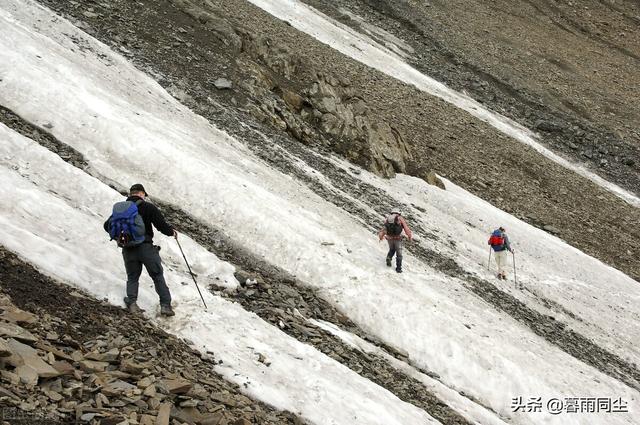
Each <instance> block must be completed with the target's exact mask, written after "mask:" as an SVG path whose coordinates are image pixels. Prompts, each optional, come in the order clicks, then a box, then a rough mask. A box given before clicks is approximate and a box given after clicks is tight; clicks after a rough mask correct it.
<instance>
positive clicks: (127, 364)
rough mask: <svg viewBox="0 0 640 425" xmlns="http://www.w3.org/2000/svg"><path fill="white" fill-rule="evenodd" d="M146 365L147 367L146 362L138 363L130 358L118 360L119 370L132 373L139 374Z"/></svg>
mask: <svg viewBox="0 0 640 425" xmlns="http://www.w3.org/2000/svg"><path fill="white" fill-rule="evenodd" d="M147 367H149V365H148V364H146V363H138V362H136V361H133V360H131V359H125V360H122V361H121V362H120V370H121V371H123V372H126V373H130V374H132V375H140V374H141V373H142V371H144V370H145V369H146V368H147Z"/></svg>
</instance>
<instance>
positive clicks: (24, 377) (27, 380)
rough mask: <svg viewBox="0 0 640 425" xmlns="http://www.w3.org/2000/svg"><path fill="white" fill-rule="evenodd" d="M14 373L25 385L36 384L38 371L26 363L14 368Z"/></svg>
mask: <svg viewBox="0 0 640 425" xmlns="http://www.w3.org/2000/svg"><path fill="white" fill-rule="evenodd" d="M16 375H18V377H19V378H20V382H22V383H23V384H26V385H31V386H34V385H37V384H38V372H37V371H36V370H35V369H34V368H32V367H31V366H28V365H22V366H18V367H17V368H16Z"/></svg>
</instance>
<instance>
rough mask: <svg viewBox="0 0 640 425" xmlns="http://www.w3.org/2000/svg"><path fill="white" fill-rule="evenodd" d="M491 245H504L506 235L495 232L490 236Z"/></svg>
mask: <svg viewBox="0 0 640 425" xmlns="http://www.w3.org/2000/svg"><path fill="white" fill-rule="evenodd" d="M489 245H491V246H502V245H504V236H502V235H496V234H493V235H491V237H490V238H489Z"/></svg>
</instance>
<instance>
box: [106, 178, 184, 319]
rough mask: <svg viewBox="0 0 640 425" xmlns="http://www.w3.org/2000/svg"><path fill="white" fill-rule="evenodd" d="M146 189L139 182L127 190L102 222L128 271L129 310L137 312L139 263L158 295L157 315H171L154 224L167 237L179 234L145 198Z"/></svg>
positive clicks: (127, 299) (127, 304) (126, 302)
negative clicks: (149, 277) (123, 199)
mask: <svg viewBox="0 0 640 425" xmlns="http://www.w3.org/2000/svg"><path fill="white" fill-rule="evenodd" d="M146 197H147V192H146V191H145V189H144V186H142V185H141V184H134V185H133V186H131V189H129V197H128V198H127V200H126V201H123V202H118V203H116V204H115V205H114V206H113V213H112V214H111V216H110V217H109V219H108V220H107V221H105V223H104V230H105V231H106V232H107V233H109V235H110V236H111V239H113V240H116V241H117V242H118V246H119V247H120V248H122V258H123V260H124V268H125V270H126V272H127V296H126V297H125V299H124V303H125V305H126V306H127V309H128V310H129V311H130V312H131V313H139V312H140V311H141V309H140V307H138V304H137V302H136V301H137V299H138V280H139V279H140V274H141V273H142V266H143V265H144V267H145V268H146V269H147V272H148V273H149V276H151V279H152V280H153V284H154V286H155V289H156V292H157V293H158V296H159V297H160V314H161V315H162V316H173V315H174V312H173V309H172V308H171V293H170V292H169V287H168V286H167V283H166V282H165V280H164V273H163V269H162V261H161V260H160V252H159V251H160V247H158V246H155V245H153V227H155V228H156V229H158V230H159V231H160V232H162V233H163V234H165V235H167V236H173V237H176V238H177V237H178V232H176V230H175V229H174V228H173V227H172V226H171V225H170V224H169V223H167V222H166V220H165V219H164V216H163V215H162V213H161V212H160V210H159V209H158V207H156V206H155V205H153V204H152V203H150V202H147V201H145V198H146Z"/></svg>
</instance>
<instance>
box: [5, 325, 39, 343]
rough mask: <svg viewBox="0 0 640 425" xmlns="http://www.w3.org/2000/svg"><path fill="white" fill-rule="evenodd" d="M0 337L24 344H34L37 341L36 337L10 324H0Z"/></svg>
mask: <svg viewBox="0 0 640 425" xmlns="http://www.w3.org/2000/svg"><path fill="white" fill-rule="evenodd" d="M0 336H3V337H6V338H14V339H17V340H20V341H24V342H36V341H37V340H38V337H36V336H35V335H33V334H32V333H31V332H29V331H28V330H26V329H24V328H22V327H20V326H18V325H16V324H15V323H10V322H0Z"/></svg>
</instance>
